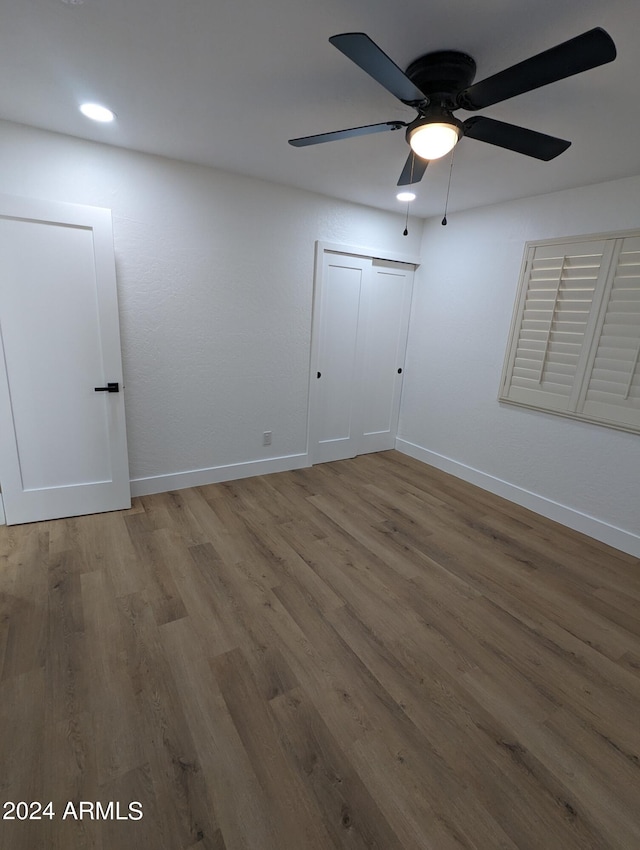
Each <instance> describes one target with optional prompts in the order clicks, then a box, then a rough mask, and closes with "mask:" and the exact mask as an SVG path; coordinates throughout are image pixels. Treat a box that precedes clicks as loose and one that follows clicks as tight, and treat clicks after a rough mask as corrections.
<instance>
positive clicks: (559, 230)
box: [399, 178, 640, 556]
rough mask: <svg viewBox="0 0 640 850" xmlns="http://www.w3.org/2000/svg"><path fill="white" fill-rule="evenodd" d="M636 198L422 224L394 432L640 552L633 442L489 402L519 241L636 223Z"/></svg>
mask: <svg viewBox="0 0 640 850" xmlns="http://www.w3.org/2000/svg"><path fill="white" fill-rule="evenodd" d="M639 199H640V178H634V179H628V180H621V181H615V182H612V183H605V184H600V185H594V186H588V187H583V188H579V189H574V190H570V191H563V192H558V193H554V194H552V195H545V196H540V197H536V198H532V199H528V200H524V201H518V202H513V203H508V204H501V205H497V206H492V207H485V208H482V209H477V210H472V211H469V212H466V213H457V214H452V215H450V216H449V223H448V225H447V226H446V227H442V226H441V225H440V223H439V221H435V220H430V221H428V222H427V223H426V224H425V228H424V239H423V243H422V251H421V253H422V258H423V264H422V266H421V268H420V269H419V270H418V272H417V279H416V287H415V292H414V303H413V312H412V319H411V326H410V331H409V351H408V358H407V364H406V370H405V382H404V388H403V403H402V412H401V421H400V426H399V432H400V433H399V436H400V437H401V438H402V439H403V440H405V441H406V442H407V445H404V446H403V445H402V444H400V445H401V447H403V448H404V449H405V450H408V451H410V452H412V453H414V454H415V455H416V456H418V457H422V458H423V459H425V460H428V461H429V462H431V463H434V464H436V465H440V466H442V468H446V469H449V470H450V471H453V472H455V473H456V474H459V475H460V476H461V477H465V478H468V479H469V480H473V481H475V482H476V483H479V484H481V485H482V486H485V487H487V488H488V489H493V490H495V492H500V493H502V494H503V495H507V496H508V497H509V498H513V499H514V500H515V501H520V503H522V504H526V505H528V506H529V507H533V508H534V509H537V510H539V511H540V512H542V513H546V515H548V516H552V517H553V518H557V519H560V520H562V521H565V522H567V523H568V524H572V525H573V527H576V528H579V529H580V530H584V531H587V532H588V533H592V534H594V536H599V537H600V539H606V540H607V542H611V543H613V544H614V545H619V546H620V547H621V548H627V550H629V549H631V550H632V551H633V552H634V554H635V553H636V549H637V554H638V555H639V556H640V452H639V439H638V437H637V436H634V435H632V434H627V433H623V432H620V431H614V430H611V429H609V428H603V427H599V426H596V425H589V424H585V423H582V422H576V421H573V420H569V419H563V418H560V417H557V416H552V415H548V414H543V413H538V412H534V411H530V410H525V409H521V408H517V407H512V406H509V405H504V404H500V403H499V402H498V401H497V395H498V389H499V384H500V377H501V373H502V365H503V360H504V354H505V349H506V344H507V337H508V334H509V328H510V323H511V316H512V310H513V304H514V301H515V297H516V289H517V285H518V278H519V274H520V266H521V261H522V255H523V249H524V243H525V242H526V241H527V240H535V239H544V238H550V237H559V236H565V235H576V234H587V233H595V232H604V231H610V230H616V229H631V228H639V227H640V202H639ZM516 488H522V492H518V490H517V489H516ZM530 494H532V497H530ZM536 497H541V499H538V498H536ZM542 500H547V502H546V504H545V503H543V501H542ZM563 507H565V508H569V509H570V510H571V511H572V512H576V513H575V514H574V515H573V516H571V515H570V514H569V513H567V512H566V511H564V510H563V509H562V508H563ZM583 515H584V517H585V518H589V517H591V518H594V519H595V520H597V521H598V522H599V523H601V524H603V525H602V527H601V528H600V529H599V532H600V533H598V529H597V528H595V526H594V524H593V523H591V522H589V521H585V522H581V517H582V516H583ZM608 526H610V527H611V533H608V528H607V527H608ZM616 528H619V529H623V530H625V531H626V532H628V533H630V534H631V535H637V542H635V541H634V540H633V539H629V538H628V537H625V535H618V536H617V535H616V532H615V529H616Z"/></svg>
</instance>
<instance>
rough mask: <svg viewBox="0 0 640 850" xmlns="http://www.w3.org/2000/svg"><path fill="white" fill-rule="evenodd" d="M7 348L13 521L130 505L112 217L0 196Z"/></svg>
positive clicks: (3, 375)
mask: <svg viewBox="0 0 640 850" xmlns="http://www.w3.org/2000/svg"><path fill="white" fill-rule="evenodd" d="M0 342H1V344H2V345H1V350H0V429H1V433H2V437H1V439H0V486H1V487H2V496H3V501H4V509H5V514H6V521H7V523H8V524H14V523H22V522H33V521H36V520H42V519H52V518H55V517H62V516H75V515H79V514H87V513H98V512H101V511H109V510H116V509H120V508H127V507H129V506H130V504H131V500H130V486H129V468H128V459H127V443H126V430H125V419H124V397H123V393H122V364H121V353H120V331H119V322H118V307H117V297H116V279H115V263H114V255H113V237H112V227H111V213H110V211H109V210H104V209H97V208H93V207H82V206H77V205H72V204H58V203H52V202H42V201H33V200H29V199H20V198H7V197H4V198H2V197H0ZM108 384H111V385H112V386H111V391H107V390H103V389H101V388H103V387H107V386H108ZM116 386H117V388H118V391H115V387H116Z"/></svg>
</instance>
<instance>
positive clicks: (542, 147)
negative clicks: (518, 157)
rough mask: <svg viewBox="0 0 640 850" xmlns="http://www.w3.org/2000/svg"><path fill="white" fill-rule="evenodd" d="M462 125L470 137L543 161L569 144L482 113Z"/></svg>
mask: <svg viewBox="0 0 640 850" xmlns="http://www.w3.org/2000/svg"><path fill="white" fill-rule="evenodd" d="M462 126H463V127H464V134H465V136H469V138H470V139H479V141H481V142H488V144H490V145H497V146H498V147H499V148H506V149H507V150H510V151H515V152H516V153H523V154H524V155H525V156H533V157H535V158H536V159H543V160H545V162H548V161H549V160H550V159H554V158H555V157H556V156H560V154H561V153H563V152H564V151H566V149H567V148H568V147H569V145H570V144H571V142H567V141H565V140H564V139H557V138H556V137H555V136H547V135H545V134H544V133H538V132H536V131H535V130H527V129H526V128H525V127H517V126H516V125H515V124H505V123H504V121H496V120H495V119H494V118H485V117H484V116H482V115H475V116H474V117H473V118H467V120H466V121H465V122H464V124H463V125H462Z"/></svg>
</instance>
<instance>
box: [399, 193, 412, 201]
mask: <svg viewBox="0 0 640 850" xmlns="http://www.w3.org/2000/svg"><path fill="white" fill-rule="evenodd" d="M396 198H397V199H398V200H399V201H415V199H416V196H415V193H414V192H398V194H397V195H396Z"/></svg>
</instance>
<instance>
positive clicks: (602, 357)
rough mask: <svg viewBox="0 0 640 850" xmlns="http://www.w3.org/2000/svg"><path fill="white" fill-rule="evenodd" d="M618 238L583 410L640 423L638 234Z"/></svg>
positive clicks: (632, 424) (628, 423)
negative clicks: (618, 241) (612, 272)
mask: <svg viewBox="0 0 640 850" xmlns="http://www.w3.org/2000/svg"><path fill="white" fill-rule="evenodd" d="M621 242H622V244H621V247H620V253H619V256H618V261H617V263H616V266H615V271H614V274H613V280H612V281H611V289H610V294H609V298H608V301H607V306H606V311H605V313H604V320H603V322H602V327H601V329H600V333H599V338H598V344H597V347H596V349H595V356H594V358H593V364H592V367H591V370H590V376H589V381H588V383H587V388H586V394H585V400H584V403H583V405H582V410H581V412H582V413H583V415H585V416H588V417H589V418H593V419H598V420H604V421H606V422H611V423H613V424H617V425H626V426H630V427H632V428H636V429H640V236H632V237H627V238H625V239H623V240H621Z"/></svg>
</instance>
